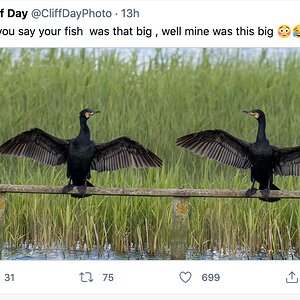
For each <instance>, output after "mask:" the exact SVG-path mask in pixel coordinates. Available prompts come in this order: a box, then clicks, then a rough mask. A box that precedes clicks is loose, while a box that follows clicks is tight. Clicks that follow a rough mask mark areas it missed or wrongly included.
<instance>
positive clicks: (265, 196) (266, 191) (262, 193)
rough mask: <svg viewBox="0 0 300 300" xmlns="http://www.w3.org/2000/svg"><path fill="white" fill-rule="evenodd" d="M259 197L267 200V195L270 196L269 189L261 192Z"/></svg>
mask: <svg viewBox="0 0 300 300" xmlns="http://www.w3.org/2000/svg"><path fill="white" fill-rule="evenodd" d="M260 192H261V195H262V196H263V197H264V199H268V198H269V194H270V188H266V189H264V190H261V191H260Z"/></svg>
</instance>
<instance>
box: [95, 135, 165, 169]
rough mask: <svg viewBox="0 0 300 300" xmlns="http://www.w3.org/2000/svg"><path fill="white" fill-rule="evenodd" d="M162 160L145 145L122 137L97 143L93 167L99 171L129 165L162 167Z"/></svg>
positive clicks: (127, 166) (135, 166)
mask: <svg viewBox="0 0 300 300" xmlns="http://www.w3.org/2000/svg"><path fill="white" fill-rule="evenodd" d="M161 166H162V160H161V159H160V158H159V157H158V156H156V155H155V154H154V153H153V152H151V151H150V150H149V149H147V148H145V147H144V146H143V145H141V144H139V143H137V142H135V141H133V140H131V139H129V138H128V137H125V136H124V137H120V138H117V139H115V140H112V141H110V142H108V143H104V144H98V145H95V153H94V158H93V160H92V164H91V168H92V169H94V170H96V171H98V172H104V171H113V170H118V169H124V168H129V167H134V168H146V167H161Z"/></svg>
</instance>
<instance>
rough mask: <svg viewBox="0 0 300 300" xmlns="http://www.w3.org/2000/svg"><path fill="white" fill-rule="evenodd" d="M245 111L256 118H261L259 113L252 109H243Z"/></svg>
mask: <svg viewBox="0 0 300 300" xmlns="http://www.w3.org/2000/svg"><path fill="white" fill-rule="evenodd" d="M243 112H244V113H246V114H248V115H250V116H252V117H255V118H256V119H258V118H259V113H257V112H255V111H251V110H249V111H248V110H243Z"/></svg>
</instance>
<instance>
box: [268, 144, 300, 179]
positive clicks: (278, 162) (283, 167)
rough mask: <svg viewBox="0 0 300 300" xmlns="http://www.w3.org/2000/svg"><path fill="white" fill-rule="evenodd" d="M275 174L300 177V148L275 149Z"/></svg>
mask: <svg viewBox="0 0 300 300" xmlns="http://www.w3.org/2000/svg"><path fill="white" fill-rule="evenodd" d="M274 156H275V168H274V174H276V175H281V176H300V147H299V146H298V147H292V148H275V149H274Z"/></svg>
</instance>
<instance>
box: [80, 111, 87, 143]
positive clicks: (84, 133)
mask: <svg viewBox="0 0 300 300" xmlns="http://www.w3.org/2000/svg"><path fill="white" fill-rule="evenodd" d="M79 120H80V132H79V136H78V137H79V138H80V139H81V140H87V141H90V129H89V127H88V126H87V119H86V118H85V117H83V116H80V117H79Z"/></svg>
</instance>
